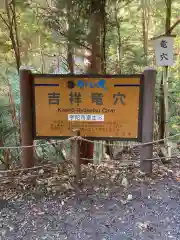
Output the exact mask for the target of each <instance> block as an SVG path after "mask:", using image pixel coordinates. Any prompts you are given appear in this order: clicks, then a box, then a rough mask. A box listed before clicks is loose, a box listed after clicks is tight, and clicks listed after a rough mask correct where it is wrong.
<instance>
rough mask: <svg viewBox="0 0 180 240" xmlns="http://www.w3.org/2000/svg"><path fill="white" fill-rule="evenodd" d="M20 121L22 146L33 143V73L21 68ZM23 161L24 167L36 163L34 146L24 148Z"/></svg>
mask: <svg viewBox="0 0 180 240" xmlns="http://www.w3.org/2000/svg"><path fill="white" fill-rule="evenodd" d="M20 123H21V126H20V127H21V144H22V146H31V145H33V129H32V73H31V71H30V70H27V69H22V70H20ZM21 162H22V166H23V167H24V168H28V167H32V166H33V165H34V156H33V147H29V148H22V155H21Z"/></svg>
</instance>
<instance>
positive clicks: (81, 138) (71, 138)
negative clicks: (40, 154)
mask: <svg viewBox="0 0 180 240" xmlns="http://www.w3.org/2000/svg"><path fill="white" fill-rule="evenodd" d="M177 136H180V133H177V134H175V135H172V136H169V137H166V138H163V139H159V140H155V141H152V142H145V143H138V144H135V143H134V144H131V145H130V144H126V145H125V144H122V146H123V147H125V146H127V147H139V146H145V145H150V144H154V143H158V142H162V141H164V140H167V139H171V138H174V137H177ZM71 140H80V141H85V142H89V143H97V144H101V145H104V146H121V145H120V144H118V143H106V142H101V141H97V140H95V141H93V140H89V139H86V138H83V137H81V136H73V137H70V138H67V139H65V140H59V141H56V143H65V142H68V141H71ZM49 145H53V143H42V144H33V145H28V146H4V147H0V149H1V150H3V149H22V148H32V147H40V146H49Z"/></svg>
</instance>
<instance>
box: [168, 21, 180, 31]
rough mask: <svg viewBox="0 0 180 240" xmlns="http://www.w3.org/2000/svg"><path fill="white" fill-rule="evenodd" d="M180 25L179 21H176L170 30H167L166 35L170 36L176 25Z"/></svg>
mask: <svg viewBox="0 0 180 240" xmlns="http://www.w3.org/2000/svg"><path fill="white" fill-rule="evenodd" d="M179 24H180V19H178V20H177V21H176V22H175V23H174V24H173V25H172V26H171V27H170V29H169V30H168V33H169V34H171V33H172V31H173V30H174V28H175V27H177V25H179Z"/></svg>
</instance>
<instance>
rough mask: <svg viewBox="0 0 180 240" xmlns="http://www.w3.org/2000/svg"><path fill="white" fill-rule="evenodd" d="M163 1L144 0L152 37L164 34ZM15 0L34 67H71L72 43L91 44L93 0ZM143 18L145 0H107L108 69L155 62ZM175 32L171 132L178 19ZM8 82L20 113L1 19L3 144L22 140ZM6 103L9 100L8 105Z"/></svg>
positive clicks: (23, 49)
mask: <svg viewBox="0 0 180 240" xmlns="http://www.w3.org/2000/svg"><path fill="white" fill-rule="evenodd" d="M165 2H166V1H164V0H156V1H155V0H145V3H147V13H148V14H149V15H148V14H147V15H148V16H149V25H148V39H150V38H151V37H154V36H157V35H160V34H163V33H164V31H165V13H166V4H165ZM47 3H49V5H47ZM16 4H17V6H16V11H17V12H16V17H17V23H18V26H17V27H18V37H19V42H20V53H21V63H22V64H23V65H28V66H31V67H32V69H34V71H35V72H46V73H50V72H51V73H53V72H54V71H55V70H56V69H57V68H58V67H59V68H61V70H62V71H68V67H67V66H68V65H67V53H68V44H69V43H70V44H71V48H72V49H73V51H74V53H75V54H76V52H78V51H79V52H80V53H82V52H83V51H84V50H85V48H86V47H87V46H88V41H87V40H88V37H89V32H90V28H89V19H90V17H91V1H90V0H52V1H50V0H47V1H46V0H31V1H29V0H26V1H24V0H18V1H17V0H16ZM0 7H1V6H0ZM179 9H180V2H179V1H177V0H176V1H173V5H172V18H171V24H173V23H174V22H176V21H177V18H178V17H179ZM0 14H1V15H2V16H3V18H4V19H7V15H6V12H5V9H0ZM146 17H147V16H146ZM142 20H143V19H142V1H138V0H135V1H128V0H127V1H117V0H111V1H110V0H106V19H105V22H106V25H105V28H106V29H105V31H106V39H105V51H106V63H107V69H106V72H107V73H110V74H113V73H119V70H121V73H122V74H127V73H129V74H130V73H139V72H142V71H143V69H144V67H145V66H146V65H147V64H148V65H151V66H152V65H155V61H154V53H153V51H152V46H151V42H150V41H148V56H147V58H146V56H145V52H144V46H143V44H144V36H143V22H142ZM94 28H96V26H94ZM173 33H174V34H176V35H177V36H176V38H175V64H174V66H173V67H172V68H170V69H169V104H170V118H169V127H170V132H171V134H175V133H177V132H178V131H179V126H180V117H179V116H180V105H179V102H180V81H179V78H180V55H179V46H180V24H179V25H177V26H176V28H175V29H174V31H173ZM59 59H60V60H59ZM58 61H59V62H58ZM75 64H76V63H75ZM62 65H63V67H62ZM82 67H83V66H82ZM157 70H158V74H157V83H156V105H157V109H158V107H159V97H160V91H159V87H160V81H161V71H162V69H161V68H157ZM8 83H10V85H11V87H12V91H13V100H14V102H15V107H16V116H17V117H18V116H19V104H20V93H19V77H18V74H17V70H16V63H15V57H14V52H13V51H12V42H11V40H10V38H9V30H8V28H7V26H6V25H5V24H4V22H3V21H1V20H0V89H2V91H1V92H3V91H4V92H5V93H4V94H3V98H2V97H1V99H0V101H1V103H0V105H1V106H0V115H1V117H0V119H1V121H0V134H1V136H0V139H3V141H4V143H7V144H10V143H11V144H12V145H16V144H19V126H18V124H17V123H14V122H13V121H12V115H11V109H12V106H10V104H9V97H8V95H7V84H8ZM7 104H9V106H8V107H7ZM5 116H6V117H5ZM7 119H9V120H7ZM12 136H16V137H14V138H13V139H15V140H12ZM38 152H39V155H42V154H45V153H42V152H46V154H47V155H48V152H49V153H51V154H56V153H55V150H54V149H49V148H48V149H43V148H40V149H38ZM18 154H19V153H18ZM18 154H16V156H18ZM46 154H45V155H46ZM13 156H14V153H13ZM48 156H49V155H48Z"/></svg>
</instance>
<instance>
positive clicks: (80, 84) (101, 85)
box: [77, 79, 107, 91]
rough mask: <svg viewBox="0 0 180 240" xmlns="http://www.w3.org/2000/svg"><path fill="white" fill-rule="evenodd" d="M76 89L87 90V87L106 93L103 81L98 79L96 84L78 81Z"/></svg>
mask: <svg viewBox="0 0 180 240" xmlns="http://www.w3.org/2000/svg"><path fill="white" fill-rule="evenodd" d="M77 87H79V88H80V89H83V88H88V87H89V88H102V89H104V90H105V91H107V87H106V80H105V79H100V80H99V81H98V82H97V83H95V82H87V81H83V80H78V82H77Z"/></svg>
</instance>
